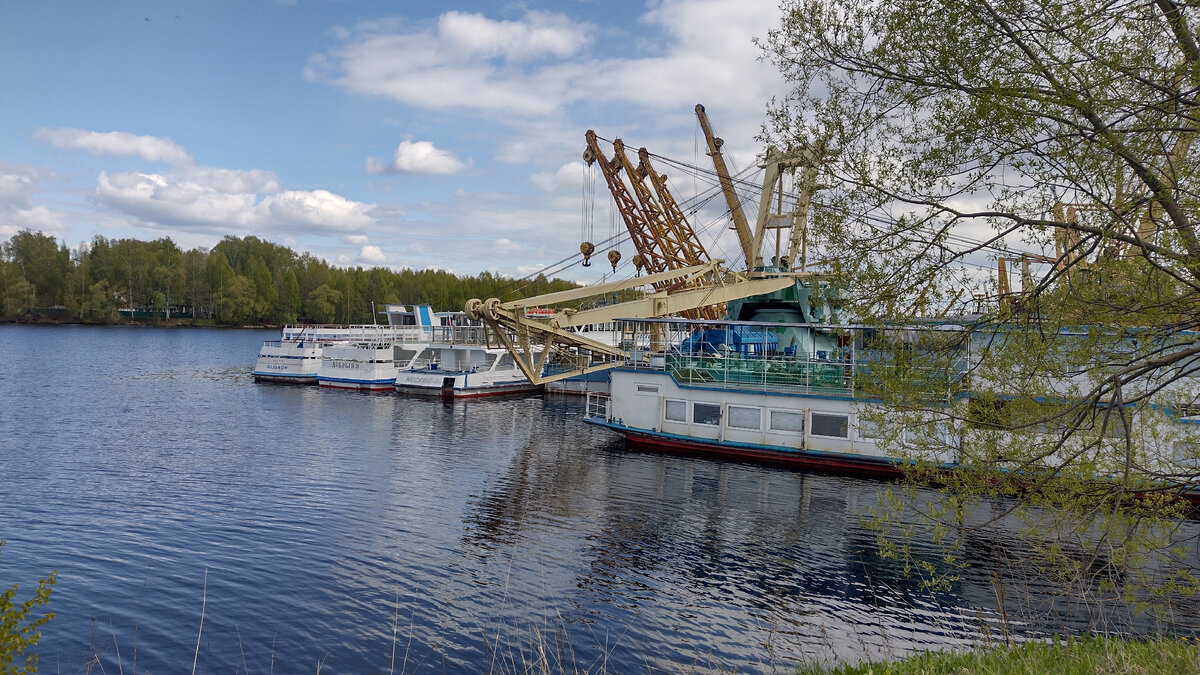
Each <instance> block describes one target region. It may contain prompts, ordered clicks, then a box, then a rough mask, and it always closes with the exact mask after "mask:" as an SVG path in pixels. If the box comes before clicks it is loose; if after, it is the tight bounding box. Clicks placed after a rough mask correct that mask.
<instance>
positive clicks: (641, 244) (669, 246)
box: [583, 130, 724, 319]
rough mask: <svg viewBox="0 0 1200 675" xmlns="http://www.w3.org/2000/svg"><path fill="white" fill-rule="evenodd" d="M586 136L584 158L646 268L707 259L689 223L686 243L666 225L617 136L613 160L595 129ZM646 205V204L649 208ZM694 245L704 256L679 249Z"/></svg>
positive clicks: (696, 314)
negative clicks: (614, 206)
mask: <svg viewBox="0 0 1200 675" xmlns="http://www.w3.org/2000/svg"><path fill="white" fill-rule="evenodd" d="M585 137H586V139H587V150H585V151H584V153H583V158H584V160H585V161H587V162H588V163H589V164H591V163H592V162H595V163H597V164H599V165H600V171H601V173H602V174H604V180H605V182H606V183H607V184H608V189H609V192H611V193H612V196H613V200H614V201H615V202H616V204H617V210H618V211H620V212H621V218H622V220H623V221H624V222H625V228H626V229H627V230H628V231H629V237H630V239H631V240H632V242H633V246H634V248H635V249H637V252H638V254H639V255H641V258H642V261H643V264H644V266H645V268H646V272H647V273H648V274H655V273H658V272H666V271H670V270H677V269H681V268H684V267H690V266H692V265H695V264H702V263H704V262H707V261H708V256H707V253H704V251H703V247H702V246H700V244H699V242H698V241H696V239H695V233H694V232H691V228H690V227H688V233H689V234H690V236H687V237H684V238H683V239H684V240H686V241H687V242H688V243H687V244H686V245H685V244H683V243H682V241H681V237H680V235H679V234H678V233H676V232H672V231H671V228H670V227H669V226H668V225H667V219H666V216H664V215H663V211H662V209H661V207H659V206H658V203H657V201H656V200H655V198H654V195H653V193H651V192H650V189H649V188H648V187H647V186H646V184H645V182H644V180H643V177H642V175H641V174H640V173H639V171H638V169H637V168H636V167H634V166H633V164H632V163H631V162H630V161H629V158H628V157H627V156H626V155H625V152H624V144H623V143H622V142H621V141H620V140H619V139H618V140H617V141H615V142H614V143H613V151H614V156H613V159H612V160H609V159H608V158H606V157H605V156H604V152H603V151H602V150H601V149H600V144H599V141H598V139H597V137H596V132H594V131H592V130H588V132H587V134H586V135H585ZM621 170H624V171H625V173H626V174H627V175H628V176H629V182H630V184H632V185H633V186H634V190H635V191H636V193H637V195H638V198H639V200H640V201H641V203H639V202H638V201H635V200H634V198H633V196H632V195H631V194H630V192H629V189H628V188H627V187H626V185H625V181H623V180H621V176H620V171H621ZM647 205H649V206H648V208H647ZM693 247H699V250H700V252H701V254H703V259H689V257H688V254H687V253H681V251H688V252H692V251H694V250H695V249H694V248H693ZM691 255H693V256H695V255H696V254H695V253H691ZM682 286H683V282H682V281H663V282H657V283H655V284H653V288H654V289H655V290H656V291H659V292H669V291H673V290H676V289H678V288H680V287H682ZM723 311H724V310H723V308H721V307H705V308H697V309H690V310H688V311H686V312H684V315H685V316H687V317H688V318H691V319H700V318H706V319H716V318H719V317H720V316H721V315H722V314H723Z"/></svg>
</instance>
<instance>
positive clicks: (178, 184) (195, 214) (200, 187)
mask: <svg viewBox="0 0 1200 675" xmlns="http://www.w3.org/2000/svg"><path fill="white" fill-rule="evenodd" d="M98 184H99V185H98V187H97V188H96V191H95V197H96V199H97V201H99V202H100V203H102V204H104V205H106V206H108V207H110V208H112V209H114V210H116V211H118V212H120V213H123V214H125V215H127V216H129V217H131V218H133V219H134V220H135V221H136V222H138V223H140V224H142V225H147V226H151V227H164V228H180V229H183V230H187V231H199V232H208V233H222V234H224V233H242V232H262V231H266V232H281V233H290V232H294V231H296V230H301V231H306V232H310V233H316V234H325V235H344V234H357V233H361V232H363V231H365V230H366V229H367V228H368V227H370V226H371V225H373V224H374V223H375V219H374V217H372V216H371V215H370V211H371V209H372V207H373V205H372V204H364V203H361V202H355V201H351V200H348V199H346V198H345V197H342V196H340V195H336V194H333V193H332V192H329V191H326V190H309V191H301V190H283V191H279V190H278V184H277V182H276V181H275V178H274V175H273V174H270V173H269V172H263V171H244V172H243V171H235V170H231V169H215V168H204V169H202V170H186V171H182V172H180V173H178V174H151V173H139V172H136V171H129V172H124V173H117V174H112V175H109V174H108V173H107V172H101V173H100V176H99V178H98Z"/></svg>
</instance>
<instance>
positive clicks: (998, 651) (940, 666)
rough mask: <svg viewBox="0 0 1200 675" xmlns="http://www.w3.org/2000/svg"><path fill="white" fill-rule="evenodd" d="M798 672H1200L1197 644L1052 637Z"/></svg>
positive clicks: (799, 671)
mask: <svg viewBox="0 0 1200 675" xmlns="http://www.w3.org/2000/svg"><path fill="white" fill-rule="evenodd" d="M796 672H797V675H918V674H920V675H931V674H934V673H971V675H976V674H980V673H984V674H994V675H1001V674H1003V675H1010V674H1011V675H1017V674H1022V675H1023V674H1026V673H1028V674H1029V675H1035V674H1036V675H1041V674H1042V673H1056V674H1059V673H1062V674H1065V675H1092V674H1099V673H1104V674H1106V675H1107V674H1109V673H1113V674H1122V675H1142V674H1145V675H1151V674H1154V675H1157V674H1158V673H1200V640H1196V639H1158V640H1148V641H1140V640H1120V639H1105V638H1098V637H1094V638H1084V639H1079V640H1065V641H1060V640H1058V639H1055V640H1054V641H1053V642H1027V643H1023V644H1020V645H1016V646H1013V647H997V648H992V649H985V648H980V649H976V650H973V651H969V652H927V653H924V654H918V655H915V656H911V657H908V658H906V659H902V660H899V661H891V662H881V663H860V664H854V665H841V666H837V667H829V666H821V665H806V666H801V667H800V668H798V669H797V671H796Z"/></svg>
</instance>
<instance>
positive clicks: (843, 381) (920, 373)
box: [627, 352, 966, 400]
mask: <svg viewBox="0 0 1200 675" xmlns="http://www.w3.org/2000/svg"><path fill="white" fill-rule="evenodd" d="M859 356H860V358H859V359H858V360H857V361H855V360H850V359H822V358H811V357H810V358H805V357H803V356H799V357H797V356H767V355H764V356H757V355H752V356H742V355H737V354H724V355H710V356H703V355H693V354H683V353H679V352H668V353H665V354H664V353H657V354H646V353H644V352H643V353H641V354H635V355H633V356H632V357H631V358H630V359H629V361H628V363H627V365H628V367H631V368H635V369H645V370H657V371H666V372H668V373H670V375H671V377H673V378H674V379H675V381H676V382H679V383H680V384H682V385H686V386H703V387H709V388H716V389H740V390H747V389H749V390H757V391H764V392H795V393H804V394H820V395H833V396H853V395H856V394H859V395H863V394H864V393H865V394H869V390H870V389H871V387H870V385H871V384H874V383H877V382H880V381H882V380H883V379H884V378H888V377H896V376H902V377H903V378H904V379H905V382H907V383H908V385H911V386H913V387H914V389H915V390H916V391H919V392H921V393H922V394H924V395H925V396H927V397H929V398H931V399H935V400H948V399H949V398H950V397H951V396H953V395H954V394H955V393H956V392H957V391H961V389H962V386H963V381H964V373H965V370H966V361H965V360H963V361H961V362H959V363H955V364H953V365H951V366H950V367H948V368H917V367H910V368H906V369H905V370H904V372H903V373H902V374H901V373H899V372H897V366H895V365H892V364H888V363H885V362H882V361H879V360H872V359H863V358H861V357H862V354H859Z"/></svg>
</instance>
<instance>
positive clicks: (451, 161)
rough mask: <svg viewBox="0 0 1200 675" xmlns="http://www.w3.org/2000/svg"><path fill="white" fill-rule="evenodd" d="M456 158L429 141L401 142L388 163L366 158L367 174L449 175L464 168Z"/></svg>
mask: <svg viewBox="0 0 1200 675" xmlns="http://www.w3.org/2000/svg"><path fill="white" fill-rule="evenodd" d="M466 166H467V165H466V164H464V163H463V162H461V161H459V159H458V158H457V157H455V156H454V155H452V154H450V153H449V152H446V151H445V150H442V149H440V148H437V147H435V146H434V145H433V143H431V142H429V141H417V142H415V143H414V142H412V141H401V142H400V145H398V146H396V152H395V154H394V155H393V156H392V159H391V161H390V162H384V161H382V160H379V159H376V158H374V157H368V158H367V166H366V170H367V173H373V174H433V175H449V174H454V173H458V172H459V171H462V170H463V169H464V168H466Z"/></svg>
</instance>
